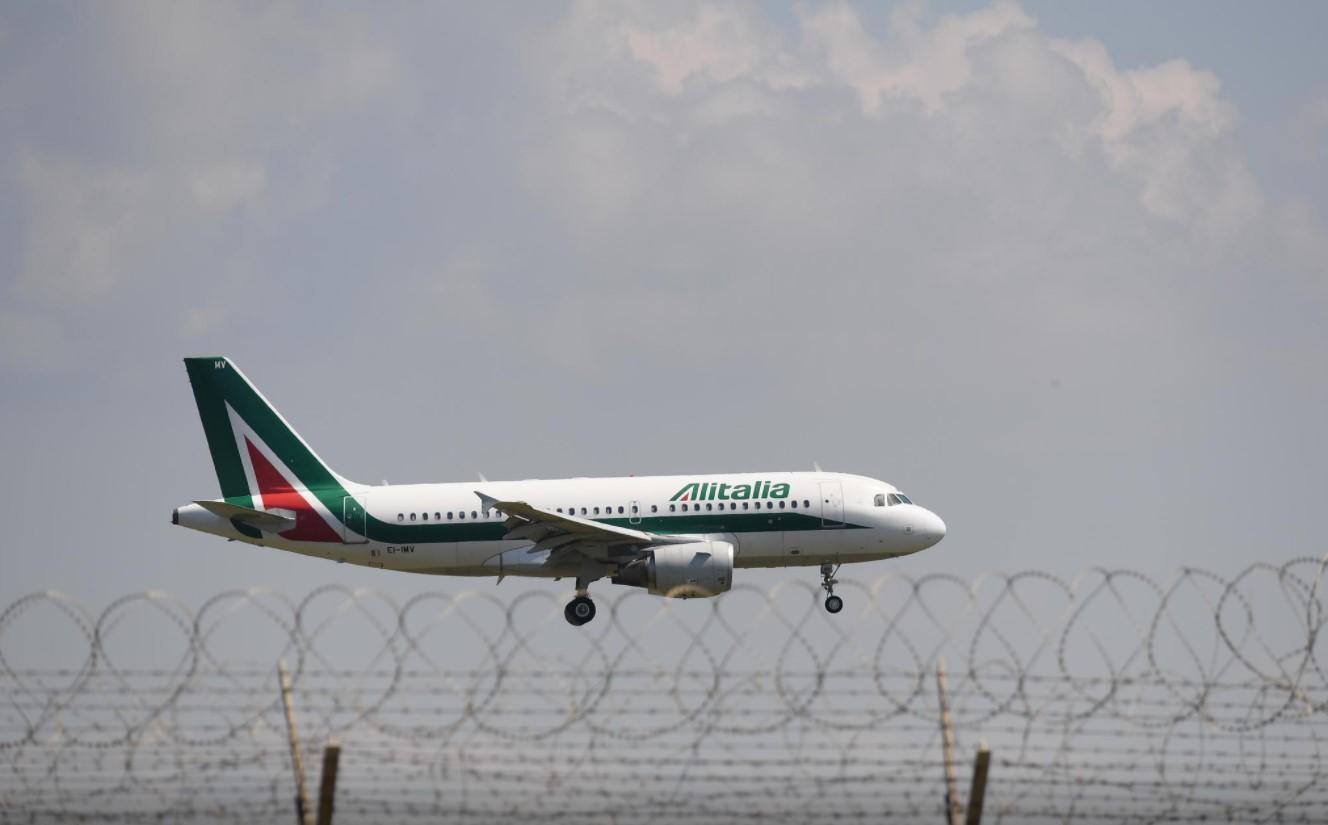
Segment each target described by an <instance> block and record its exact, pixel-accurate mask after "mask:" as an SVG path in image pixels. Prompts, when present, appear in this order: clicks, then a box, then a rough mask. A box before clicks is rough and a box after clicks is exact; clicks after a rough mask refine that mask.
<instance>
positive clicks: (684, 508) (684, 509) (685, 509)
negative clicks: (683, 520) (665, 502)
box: [682, 504, 687, 513]
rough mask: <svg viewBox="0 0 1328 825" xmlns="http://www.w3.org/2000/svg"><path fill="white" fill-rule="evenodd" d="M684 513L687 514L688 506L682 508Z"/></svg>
mask: <svg viewBox="0 0 1328 825" xmlns="http://www.w3.org/2000/svg"><path fill="white" fill-rule="evenodd" d="M682 511H683V512H684V513H685V512H687V505H686V504H684V505H683V506H682Z"/></svg>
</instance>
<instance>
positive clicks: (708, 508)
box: [706, 503, 715, 510]
mask: <svg viewBox="0 0 1328 825" xmlns="http://www.w3.org/2000/svg"><path fill="white" fill-rule="evenodd" d="M706 509H707V510H713V509H715V505H713V504H709V503H707V504H706Z"/></svg>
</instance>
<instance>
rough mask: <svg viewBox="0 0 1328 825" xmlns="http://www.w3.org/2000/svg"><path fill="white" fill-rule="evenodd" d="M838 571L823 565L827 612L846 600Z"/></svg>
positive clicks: (836, 610) (829, 563)
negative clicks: (837, 590)
mask: <svg viewBox="0 0 1328 825" xmlns="http://www.w3.org/2000/svg"><path fill="white" fill-rule="evenodd" d="M838 572H839V565H837V564H833V563H831V562H826V563H825V564H823V565H821V589H822V590H824V591H825V610H826V612H827V613H838V612H839V611H841V610H843V609H844V600H843V599H841V598H839V597H838V596H836V595H835V585H837V584H839V579H836V578H835V574H836V573H838ZM569 621H570V620H569Z"/></svg>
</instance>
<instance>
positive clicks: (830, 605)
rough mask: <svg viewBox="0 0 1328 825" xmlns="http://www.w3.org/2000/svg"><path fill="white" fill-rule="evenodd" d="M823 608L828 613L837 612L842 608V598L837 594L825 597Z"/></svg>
mask: <svg viewBox="0 0 1328 825" xmlns="http://www.w3.org/2000/svg"><path fill="white" fill-rule="evenodd" d="M825 609H826V612H829V613H838V612H839V611H841V610H843V609H844V600H843V599H841V598H839V597H838V596H827V597H826V599H825Z"/></svg>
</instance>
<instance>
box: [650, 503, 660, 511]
mask: <svg viewBox="0 0 1328 825" xmlns="http://www.w3.org/2000/svg"><path fill="white" fill-rule="evenodd" d="M650 512H652V513H658V512H659V505H657V504H652V505H650Z"/></svg>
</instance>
